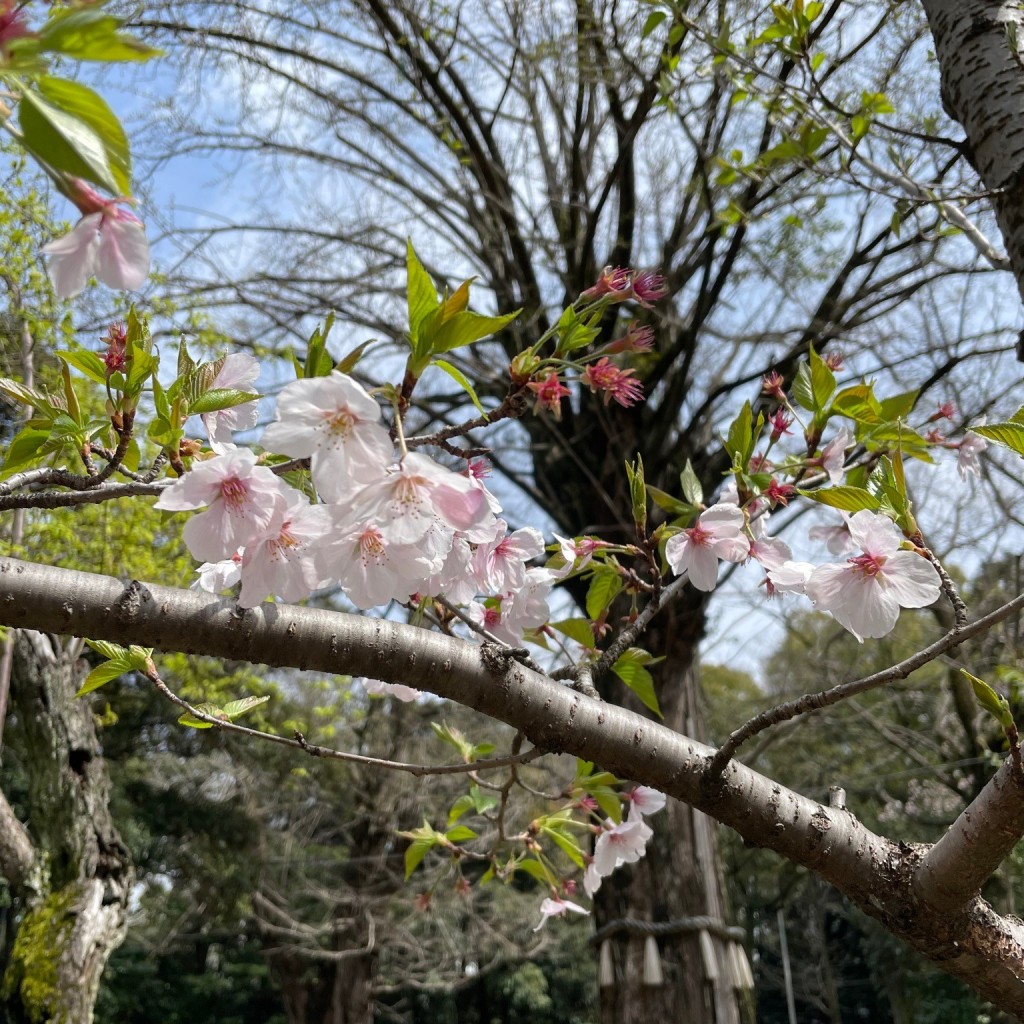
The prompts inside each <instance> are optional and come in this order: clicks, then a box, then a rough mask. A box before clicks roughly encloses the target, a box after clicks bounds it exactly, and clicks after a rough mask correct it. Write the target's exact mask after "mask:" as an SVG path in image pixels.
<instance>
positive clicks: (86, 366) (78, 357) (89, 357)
mask: <svg viewBox="0 0 1024 1024" xmlns="http://www.w3.org/2000/svg"><path fill="white" fill-rule="evenodd" d="M55 354H56V356H57V358H58V359H63V360H64V362H65V363H67V364H68V366H73V367H74V368H75V369H76V370H81V371H82V373H84V374H85V375H86V377H88V378H89V379H90V380H94V381H95V382H96V383H97V384H106V383H107V368H106V367H105V366H104V365H103V360H102V359H100V357H99V356H98V355H97V354H96V353H95V352H90V351H89V350H88V349H87V348H76V349H72V350H71V351H70V352H57V353H55Z"/></svg>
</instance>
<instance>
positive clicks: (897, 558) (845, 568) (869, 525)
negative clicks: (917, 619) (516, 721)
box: [804, 509, 941, 642]
mask: <svg viewBox="0 0 1024 1024" xmlns="http://www.w3.org/2000/svg"><path fill="white" fill-rule="evenodd" d="M850 535H851V536H852V538H853V540H854V542H855V544H856V545H857V547H858V548H860V549H861V552H862V553H861V554H859V555H857V556H856V557H855V558H851V559H849V560H848V561H847V562H846V564H845V565H821V566H818V567H817V568H816V569H815V570H814V571H813V572H812V573H811V574H810V576H809V577H808V579H807V583H806V585H805V587H804V593H806V594H807V596H808V597H809V598H810V599H811V600H812V601H813V602H814V605H815V607H816V608H819V609H821V611H825V612H828V613H829V614H830V615H832V617H833V618H834V619H835V620H836V621H837V622H838V623H839V624H840V625H841V626H844V627H845V628H846V629H848V630H849V631H850V632H851V633H853V635H854V636H855V637H856V638H857V639H858V640H860V641H862V642H863V639H864V637H873V638H878V637H883V636H886V635H887V634H888V633H889V632H890V631H891V630H892V628H893V627H894V626H895V625H896V620H897V618H898V617H899V614H900V608H901V607H902V608H924V607H926V606H927V605H930V604H932V603H933V602H934V601H936V600H938V597H939V593H940V590H941V586H940V582H939V574H938V572H936V570H935V566H933V565H932V564H931V562H929V561H927V560H926V559H925V558H923V557H921V556H920V555H918V554H916V553H915V552H913V551H903V550H900V547H901V545H902V543H903V535H902V534H901V533H900V532H899V530H898V529H897V528H896V526H895V524H894V523H893V522H892V520H891V519H889V518H888V517H887V516H883V515H878V514H876V513H874V512H871V511H869V510H867V509H863V510H861V511H860V512H857V513H856V514H855V515H853V516H851V517H850Z"/></svg>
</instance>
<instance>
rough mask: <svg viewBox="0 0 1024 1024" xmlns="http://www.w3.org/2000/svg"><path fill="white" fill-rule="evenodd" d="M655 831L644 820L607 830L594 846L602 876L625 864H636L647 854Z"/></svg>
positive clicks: (598, 868) (598, 869)
mask: <svg viewBox="0 0 1024 1024" xmlns="http://www.w3.org/2000/svg"><path fill="white" fill-rule="evenodd" d="M653 835H654V830H653V829H652V828H651V826H650V825H648V824H646V823H645V822H644V821H643V820H642V819H641V820H639V821H624V822H622V823H621V824H619V825H615V826H613V827H612V828H606V829H605V830H604V831H603V832H602V833H601V834H600V835H599V836H598V837H597V842H596V843H595V844H594V861H593V863H594V864H595V865H597V871H598V873H599V874H601V875H602V876H607V875H610V874H611V873H612V872H613V871H614V870H615V869H616V868H619V867H622V865H623V864H635V863H636V862H637V861H638V860H639V859H640V858H641V857H642V856H643V855H644V854H645V853H646V852H647V841H648V840H649V839H650V838H651V836H653Z"/></svg>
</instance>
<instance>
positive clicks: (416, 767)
mask: <svg viewBox="0 0 1024 1024" xmlns="http://www.w3.org/2000/svg"><path fill="white" fill-rule="evenodd" d="M145 676H146V678H147V679H148V680H149V681H150V682H151V683H152V684H153V685H154V686H155V687H156V689H157V691H158V692H159V693H161V694H162V695H163V696H164V697H166V698H167V699H168V700H169V701H170V702H171V703H172V704H176V705H177V706H178V707H179V708H182V709H183V710H184V711H186V712H187V713H188V714H189V715H190V716H192V717H193V718H195V719H197V720H198V721H200V722H205V723H207V724H208V725H211V726H212V727H213V728H215V729H221V730H222V731H224V732H233V733H236V734H237V735H240V736H249V737H251V738H253V739H259V740H265V741H266V742H268V743H277V744H279V745H281V746H283V747H292V748H293V749H295V750H301V751H302V752H303V753H305V754H309V756H310V757H323V758H327V759H330V760H335V761H355V762H357V763H358V764H368V765H373V766H374V767H376V768H389V769H391V770H393V771H398V772H408V773H409V774H410V775H415V776H417V777H422V776H424V775H461V774H465V773H472V772H483V771H490V770H491V769H492V768H507V767H508V766H509V765H517V764H527V763H529V762H530V761H536V760H537V758H538V757H542V756H543V755H544V751H543V750H540V749H539V748H538V747H531V748H530V749H529V750H527V751H526V752H525V753H522V754H511V755H509V756H508V757H492V758H489V759H487V760H485V761H472V762H470V763H469V764H466V763H462V764H439V765H431V764H408V763H407V762H405V761H389V760H386V759H385V758H381V757H369V756H367V755H366V754H353V753H351V752H350V751H347V750H334V749H333V748H331V747H321V746H318V745H317V744H315V743H309V742H308V741H307V740H306V738H305V736H303V735H302V733H300V732H296V733H295V735H294V737H293V738H291V739H289V738H288V737H287V736H276V735H274V734H273V733H269V732H261V731H260V730H259V729H250V728H249V727H248V726H246V725H238V724H236V723H235V722H230V721H227V720H225V719H223V718H217V717H216V716H215V715H208V714H206V712H205V711H200V710H199V709H198V708H196V707H193V705H191V704H189V702H188V701H187V700H185V699H184V698H182V697H179V696H178V695H177V694H176V693H175V692H174V691H173V690H171V689H170V687H168V685H167V684H166V683H165V682H164V681H163V679H161V678H160V674H159V673H158V672H157V671H156V669H153V670H152V671H151V672H146V673H145Z"/></svg>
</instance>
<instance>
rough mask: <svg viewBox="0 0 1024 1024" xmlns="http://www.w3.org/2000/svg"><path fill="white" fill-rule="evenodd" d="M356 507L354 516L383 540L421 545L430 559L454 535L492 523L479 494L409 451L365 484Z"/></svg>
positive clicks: (467, 481) (458, 477)
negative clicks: (371, 526)
mask: <svg viewBox="0 0 1024 1024" xmlns="http://www.w3.org/2000/svg"><path fill="white" fill-rule="evenodd" d="M358 503H359V504H358V513H357V514H358V516H359V517H360V518H361V519H365V520H370V521H373V522H375V523H377V524H378V525H379V527H380V531H381V533H382V534H383V535H384V536H385V537H387V538H388V540H389V541H392V542H394V543H396V544H424V543H425V542H426V543H427V544H428V545H429V546H430V553H429V554H430V557H431V558H435V557H436V556H437V555H438V554H440V555H441V556H442V557H443V556H444V555H446V554H447V553H448V550H449V549H450V546H451V538H452V534H453V533H454V531H456V530H462V531H465V530H471V529H474V528H476V527H480V526H483V525H485V524H489V523H493V522H494V517H493V514H492V512H491V510H490V507H489V506H488V504H487V499H486V497H485V495H484V492H483V491H482V490H481V489H480V488H479V487H477V486H476V485H475V484H474V482H473V481H472V480H470V479H468V478H467V477H464V476H461V475H460V474H458V473H453V472H451V470H448V469H445V468H444V466H441V465H438V463H436V462H434V460H433V459H429V458H427V457H426V456H425V455H417V454H416V453H412V452H411V453H409V454H408V455H406V456H405V458H403V459H402V461H401V462H400V463H399V464H398V465H395V466H392V467H391V468H390V469H388V471H387V473H385V474H382V475H381V477H380V478H379V479H377V480H375V481H374V482H372V483H370V484H368V485H367V486H366V487H365V488H364V489H363V491H362V492H361V493H360V495H359V499H358ZM431 534H433V535H434V536H433V538H432V540H429V541H428V540H427V538H428V535H431ZM439 534H440V537H439V536H438V535H439Z"/></svg>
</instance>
